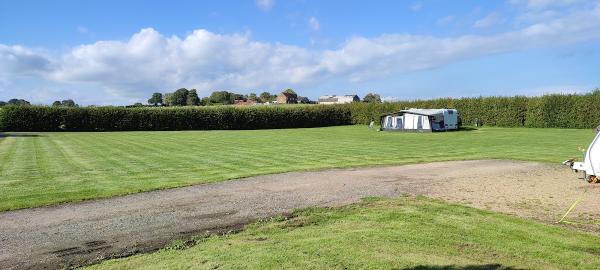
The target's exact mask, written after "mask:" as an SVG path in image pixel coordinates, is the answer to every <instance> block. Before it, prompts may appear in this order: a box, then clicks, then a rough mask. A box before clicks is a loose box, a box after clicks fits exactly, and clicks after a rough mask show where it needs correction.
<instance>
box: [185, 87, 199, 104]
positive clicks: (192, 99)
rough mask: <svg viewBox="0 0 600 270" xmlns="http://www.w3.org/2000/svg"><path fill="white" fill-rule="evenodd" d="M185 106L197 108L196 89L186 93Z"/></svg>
mask: <svg viewBox="0 0 600 270" xmlns="http://www.w3.org/2000/svg"><path fill="white" fill-rule="evenodd" d="M186 104H187V105H188V106H198V105H200V98H199V97H198V93H197V92H196V89H192V90H190V91H188V94H187V100H186Z"/></svg>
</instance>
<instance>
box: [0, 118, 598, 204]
mask: <svg viewBox="0 0 600 270" xmlns="http://www.w3.org/2000/svg"><path fill="white" fill-rule="evenodd" d="M593 136H594V133H593V132H592V131H591V130H573V129H525V128H481V129H479V130H473V131H460V132H448V133H433V134H415V133H393V132H392V133H389V132H376V131H374V130H369V129H367V128H366V127H365V126H343V127H328V128H314V129H282V130H252V131H182V132H106V133H39V134H19V133H7V134H3V135H2V137H1V138H0V194H2V196H1V199H0V211H5V210H10V209H18V208H26V207H35V206H41V205H49V204H56V203H61V202H69V201H78V200H84V199H91V198H100V197H110V196H115V195H123V194H129V193H135V192H141V191H148V190H153V189H161V188H170V187H178V186H184V185H190V184H197V183H209V182H216V181H222V180H226V179H232V178H239V177H245V176H252V175H259V174H268V173H277V172H285V171H299V170H315V169H325V168H336V167H353V166H367V165H383V164H406V163H419V162H431V161H442V160H463V159H489V158H494V159H520V160H535V161H545V162H554V163H558V162H560V161H562V160H564V159H565V158H567V157H578V156H581V152H578V151H577V147H578V146H583V147H586V146H587V144H588V143H589V142H590V141H591V139H592V138H593Z"/></svg>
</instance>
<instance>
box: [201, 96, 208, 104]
mask: <svg viewBox="0 0 600 270" xmlns="http://www.w3.org/2000/svg"><path fill="white" fill-rule="evenodd" d="M200 105H202V106H208V105H210V98H209V97H203V98H202V99H201V100H200Z"/></svg>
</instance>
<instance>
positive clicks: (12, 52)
mask: <svg viewBox="0 0 600 270" xmlns="http://www.w3.org/2000/svg"><path fill="white" fill-rule="evenodd" d="M0 63H2V65H0V78H1V77H9V76H12V75H17V76H18V75H37V74H41V73H43V72H46V71H49V70H50V68H51V62H50V60H49V59H47V58H46V57H45V56H43V55H42V54H41V53H38V52H35V51H33V50H31V49H28V48H25V47H22V46H6V45H3V44H0Z"/></svg>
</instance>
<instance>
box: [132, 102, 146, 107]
mask: <svg viewBox="0 0 600 270" xmlns="http://www.w3.org/2000/svg"><path fill="white" fill-rule="evenodd" d="M132 107H144V104H142V103H141V102H136V103H134V104H133V105H132Z"/></svg>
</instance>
